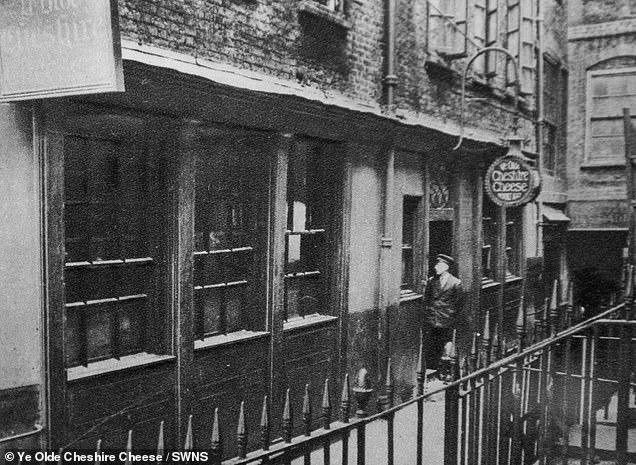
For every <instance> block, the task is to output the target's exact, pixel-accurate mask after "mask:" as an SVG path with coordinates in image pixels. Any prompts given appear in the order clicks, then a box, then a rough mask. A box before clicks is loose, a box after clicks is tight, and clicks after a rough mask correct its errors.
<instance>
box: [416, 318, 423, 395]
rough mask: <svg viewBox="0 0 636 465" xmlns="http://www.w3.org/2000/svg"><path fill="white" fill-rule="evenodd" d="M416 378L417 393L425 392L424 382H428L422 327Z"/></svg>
mask: <svg viewBox="0 0 636 465" xmlns="http://www.w3.org/2000/svg"><path fill="white" fill-rule="evenodd" d="M415 379H416V382H417V386H416V391H415V393H416V395H417V396H421V395H423V394H424V384H425V383H426V359H425V358H424V335H423V331H422V329H420V346H419V349H418V352H417V366H416V368H415Z"/></svg>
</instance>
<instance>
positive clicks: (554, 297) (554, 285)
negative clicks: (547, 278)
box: [550, 279, 559, 311]
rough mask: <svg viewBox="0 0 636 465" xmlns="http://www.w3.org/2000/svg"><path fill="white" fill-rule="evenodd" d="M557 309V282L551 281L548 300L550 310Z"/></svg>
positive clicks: (556, 280)
mask: <svg viewBox="0 0 636 465" xmlns="http://www.w3.org/2000/svg"><path fill="white" fill-rule="evenodd" d="M558 308H559V280H558V279H555V280H554V281H552V298H551V299H550V310H553V311H555V310H557V309H558Z"/></svg>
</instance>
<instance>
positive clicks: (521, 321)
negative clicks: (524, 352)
mask: <svg viewBox="0 0 636 465" xmlns="http://www.w3.org/2000/svg"><path fill="white" fill-rule="evenodd" d="M524 306H525V296H523V295H522V296H521V300H520V302H519V311H518V312H517V321H516V324H515V330H516V333H517V343H518V344H519V349H523V338H524V337H525V335H526V312H525V308H524Z"/></svg>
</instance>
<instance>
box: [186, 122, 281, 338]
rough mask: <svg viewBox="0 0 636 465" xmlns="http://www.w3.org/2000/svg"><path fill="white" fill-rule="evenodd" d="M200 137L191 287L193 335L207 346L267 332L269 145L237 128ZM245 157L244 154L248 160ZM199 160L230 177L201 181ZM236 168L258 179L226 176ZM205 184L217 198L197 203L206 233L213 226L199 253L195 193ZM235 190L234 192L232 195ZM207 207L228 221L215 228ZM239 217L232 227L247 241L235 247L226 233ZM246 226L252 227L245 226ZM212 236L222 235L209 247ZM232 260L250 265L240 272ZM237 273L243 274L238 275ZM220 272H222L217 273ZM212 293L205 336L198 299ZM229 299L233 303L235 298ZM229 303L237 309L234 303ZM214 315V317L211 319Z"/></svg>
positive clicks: (232, 237)
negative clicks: (211, 322) (211, 324)
mask: <svg viewBox="0 0 636 465" xmlns="http://www.w3.org/2000/svg"><path fill="white" fill-rule="evenodd" d="M203 133H204V134H203V135H200V136H199V137H200V138H199V140H198V144H197V146H198V149H197V151H196V154H195V155H194V158H195V160H194V166H195V168H194V171H195V172H194V185H195V188H194V190H195V192H194V196H193V197H194V199H193V210H194V214H193V223H194V224H193V228H192V233H193V254H192V255H193V270H192V271H193V282H192V288H193V293H194V300H193V314H194V318H193V320H194V329H193V331H194V339H195V340H196V341H206V340H208V339H211V338H214V337H217V336H228V335H231V334H232V333H238V332H245V331H250V332H254V331H263V330H264V329H265V327H266V318H267V316H266V312H265V309H266V303H265V298H264V295H265V285H266V284H265V278H264V276H265V274H266V271H265V270H264V269H265V268H266V261H267V248H268V245H267V243H266V237H267V228H268V226H267V224H268V223H269V221H270V219H269V210H270V205H269V202H270V199H269V191H270V189H271V186H270V182H271V180H270V177H269V173H270V171H271V157H270V156H269V151H270V150H269V149H270V147H269V146H270V144H269V143H268V140H267V137H266V136H265V135H263V134H258V133H256V132H250V131H247V130H242V129H239V128H234V129H217V128H206V130H204V131H203ZM257 148H258V149H260V150H258V149H257ZM250 149H253V150H252V152H250ZM248 152H249V155H247V154H248ZM255 152H258V154H257V155H261V157H259V156H254V153H255ZM249 156H254V158H253V159H252V160H253V161H254V163H252V164H249V165H248V162H249V160H246V158H247V157H249ZM233 157H235V158H236V160H239V163H234V164H232V163H231V162H232V160H233ZM203 161H207V163H208V164H210V163H211V164H213V165H215V166H219V167H220V168H219V169H220V170H222V169H225V170H227V171H229V172H228V173H226V174H225V176H223V175H221V176H222V180H221V182H217V181H218V179H216V176H218V175H215V174H212V175H210V173H208V174H207V175H204V176H202V175H201V174H200V173H201V170H202V169H204V168H205V165H204V164H203V163H202V162H203ZM237 166H239V168H240V169H241V170H245V171H249V169H253V170H257V171H258V173H259V174H260V176H253V177H251V178H250V176H249V175H248V174H249V173H241V174H242V176H241V175H240V174H236V176H234V175H231V172H234V171H235V170H236V167H237ZM252 174H253V173H252ZM204 180H207V181H208V183H209V182H212V181H215V182H213V184H214V186H216V192H215V194H217V195H218V197H213V195H210V196H208V197H207V198H206V199H205V200H204V201H203V202H202V205H203V207H205V211H206V212H207V211H210V212H211V214H210V215H207V216H206V217H205V218H203V223H204V224H205V226H207V227H208V228H211V227H213V226H214V228H215V229H213V230H210V231H209V233H208V234H207V235H205V234H204V235H203V236H202V237H205V238H204V239H203V240H204V243H205V245H204V247H203V248H202V247H200V245H197V242H200V238H198V237H197V235H198V234H199V233H200V230H199V229H198V226H197V221H198V218H200V217H199V214H200V212H201V210H200V209H199V207H198V201H199V200H198V199H197V193H198V192H200V189H201V186H200V185H199V182H200V181H204ZM224 181H227V182H224ZM246 185H247V186H248V188H247V189H246V190H247V192H248V193H247V194H246V193H245V192H244V189H243V188H245V186H246ZM209 186H210V184H208V187H207V188H206V189H205V190H207V191H208V192H210V188H209ZM237 188H238V190H237V191H236V189H237ZM235 191H236V192H235ZM256 193H258V194H260V195H257V194H256ZM228 194H229V195H228ZM233 194H235V195H233ZM255 198H256V200H255ZM215 199H218V201H215ZM228 199H229V200H228ZM232 199H237V200H238V203H232V202H231V200H232ZM250 201H252V202H254V201H255V202H256V203H255V204H252V203H251V202H250ZM210 206H221V208H222V209H226V210H227V209H228V208H229V210H227V211H226V213H228V214H227V217H226V218H225V219H223V220H220V221H219V222H218V223H219V224H215V219H216V218H215V216H216V213H218V211H216V212H212V210H211V209H209V208H207V207H210ZM203 207H202V208H203ZM245 207H247V208H245ZM237 210H238V211H240V212H241V213H240V214H239V215H237V214H236V213H235V212H236V211H237ZM238 216H240V218H239V219H238V220H236V221H240V222H241V224H240V225H239V224H237V225H235V226H236V227H237V228H238V230H239V234H238V235H239V236H243V235H245V230H247V232H248V236H249V237H248V238H247V239H246V242H243V241H242V242H241V243H240V244H238V243H236V242H235V238H236V235H235V234H234V233H233V232H231V230H232V225H229V223H233V222H234V221H235V219H236V218H237V217H238ZM246 224H248V227H246ZM249 225H251V226H252V227H249ZM218 226H222V228H220V229H219V227H218ZM228 231H230V232H228ZM212 232H217V233H221V234H216V243H215V244H211V243H210V240H211V237H212ZM228 237H229V238H230V239H229V240H228V239H227V238H228ZM223 238H225V239H223ZM248 243H249V245H248ZM217 246H218V247H217ZM248 254H249V255H251V258H250V257H247V258H245V257H246V255H248ZM232 257H240V258H239V260H246V261H247V262H248V263H249V264H250V265H249V266H248V267H245V265H243V266H242V267H241V264H240V263H239V264H237V263H236V262H235V261H232V260H231V258H232ZM215 261H216V262H215ZM205 262H211V263H212V264H215V263H216V266H210V263H205ZM237 268H238V269H237ZM241 268H245V269H243V270H241ZM219 270H221V271H220V272H219ZM241 271H242V273H241ZM204 276H205V277H207V278H208V279H210V278H216V279H212V280H213V281H217V282H213V283H207V284H202V283H201V282H199V280H200V279H204ZM222 276H225V279H221V278H222ZM238 278H241V279H238ZM237 289H238V291H239V292H241V293H242V295H241V296H239V297H238V300H239V301H240V302H239V305H238V307H236V308H235V310H237V309H238V312H237V315H235V318H234V320H233V321H234V325H233V326H232V325H230V324H229V323H231V321H230V319H229V317H228V313H229V312H230V311H231V308H230V305H231V303H232V302H231V298H230V297H228V292H230V293H231V292H236V290H237ZM213 292H214V293H218V297H217V298H218V330H216V331H214V330H213V331H208V330H206V318H208V319H209V316H206V308H205V303H204V302H202V301H200V300H199V299H205V298H206V296H205V294H206V293H207V294H208V297H211V295H210V293H213ZM212 300H214V299H212ZM234 300H235V301H236V300H237V298H236V296H235V299H234ZM234 303H235V304H236V302H234ZM214 316H215V314H214V312H213V313H212V317H214ZM237 318H238V319H237Z"/></svg>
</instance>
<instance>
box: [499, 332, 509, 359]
mask: <svg viewBox="0 0 636 465" xmlns="http://www.w3.org/2000/svg"><path fill="white" fill-rule="evenodd" d="M507 347H508V341H507V340H506V337H505V336H504V337H502V338H501V344H499V358H500V359H502V358H504V357H505V356H506V349H507Z"/></svg>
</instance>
